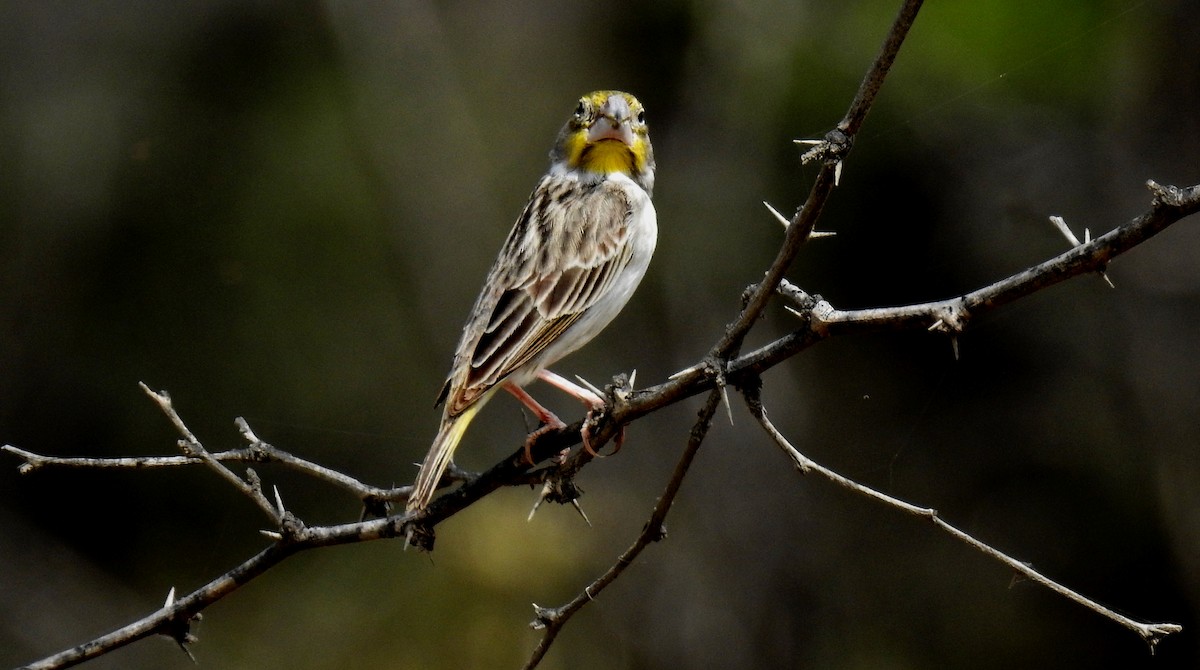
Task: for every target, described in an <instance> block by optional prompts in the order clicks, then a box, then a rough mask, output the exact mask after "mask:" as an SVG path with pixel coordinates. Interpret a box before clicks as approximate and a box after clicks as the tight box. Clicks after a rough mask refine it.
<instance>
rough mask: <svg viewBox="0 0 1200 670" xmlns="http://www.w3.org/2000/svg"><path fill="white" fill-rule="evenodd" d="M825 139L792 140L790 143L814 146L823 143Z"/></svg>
mask: <svg viewBox="0 0 1200 670" xmlns="http://www.w3.org/2000/svg"><path fill="white" fill-rule="evenodd" d="M824 142H825V140H792V143H794V144H799V145H802V146H806V147H815V146H819V145H821V144H823V143H824Z"/></svg>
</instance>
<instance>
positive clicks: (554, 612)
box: [525, 389, 722, 670]
mask: <svg viewBox="0 0 1200 670" xmlns="http://www.w3.org/2000/svg"><path fill="white" fill-rule="evenodd" d="M721 398H722V394H721V391H720V390H719V389H713V390H712V391H710V392H709V394H708V400H707V401H706V402H705V403H704V407H702V408H701V409H700V414H699V416H698V417H697V419H696V424H695V425H694V426H692V432H691V434H690V435H689V436H688V442H687V446H686V447H684V450H683V454H682V455H681V456H680V457H679V462H678V463H676V464H675V471H674V472H672V473H671V479H670V480H669V481H668V482H667V488H666V489H665V490H664V491H663V493H662V495H661V496H659V498H658V502H657V503H655V505H654V511H653V512H651V513H650V519H649V521H647V522H646V525H645V526H643V527H642V532H641V533H639V534H638V536H637V539H635V540H634V541H633V544H632V545H630V547H629V548H628V549H626V550H625V553H623V554H621V555H620V556H619V557H617V561H616V562H615V563H613V565H612V567H610V568H609V569H608V570H607V571H606V572H605V573H604V574H603V575H600V576H599V577H598V578H596V580H595V581H594V582H592V583H591V584H589V585H588V586H586V587H585V588H584V589H583V591H582V592H581V593H580V594H579V595H577V596H575V598H573V599H572V600H571V601H570V602H568V603H567V604H565V605H563V606H562V607H555V608H550V607H539V606H538V605H536V604H535V605H534V606H533V608H534V611H535V612H536V613H537V618H536V619H535V620H534V622H533V623H532V624H530V626H531V627H532V628H534V629H535V630H544V631H545V632H544V633H542V639H541V641H539V642H538V645H537V647H536V648H535V649H534V650H533V655H532V656H531V657H530V658H529V662H528V663H526V664H525V668H526V669H527V670H531V669H532V668H535V667H537V665H538V664H539V663H541V661H542V658H543V657H545V655H546V652H547V651H548V650H549V649H550V645H551V644H553V643H554V638H556V637H558V633H559V631H560V630H562V627H563V626H565V625H566V623H567V621H568V620H569V619H570V618H571V617H572V616H573V615H574V614H575V613H576V612H578V611H579V610H581V609H583V606H584V605H586V604H588V603H589V602H591V601H592V600H594V599H595V598H596V596H598V595H600V592H601V591H603V590H604V589H605V587H607V586H608V585H609V584H611V583H613V581H615V580H616V579H617V577H620V576H621V573H623V572H625V569H626V568H628V567H629V566H630V565H632V564H633V561H634V560H635V559H637V557H638V555H639V554H641V553H642V550H643V549H645V548H646V547H647V546H649V545H650V543H651V542H658V541H659V540H661V539H663V538H665V537H666V536H667V527H666V526H665V525H664V522H665V521H666V519H667V512H669V511H671V504H672V503H674V502H675V496H676V495H677V494H678V493H679V487H680V486H681V485H682V484H683V478H684V477H685V476H687V473H688V468H690V467H691V465H692V461H693V460H694V459H695V458H696V452H697V451H699V450H700V444H701V443H702V442H703V441H704V437H705V436H706V435H708V429H709V427H711V426H712V418H713V414H715V413H716V411H717V407H718V406H719V405H720V404H721Z"/></svg>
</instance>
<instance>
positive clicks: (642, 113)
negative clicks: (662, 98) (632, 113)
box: [637, 109, 646, 123]
mask: <svg viewBox="0 0 1200 670" xmlns="http://www.w3.org/2000/svg"><path fill="white" fill-rule="evenodd" d="M637 122H638V123H645V122H646V110H644V109H639V110H638V115H637Z"/></svg>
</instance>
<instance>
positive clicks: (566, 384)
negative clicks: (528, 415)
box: [538, 370, 625, 457]
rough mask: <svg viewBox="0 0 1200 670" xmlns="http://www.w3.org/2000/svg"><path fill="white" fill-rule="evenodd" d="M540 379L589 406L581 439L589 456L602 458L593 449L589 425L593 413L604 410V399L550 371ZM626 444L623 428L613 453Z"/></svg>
mask: <svg viewBox="0 0 1200 670" xmlns="http://www.w3.org/2000/svg"><path fill="white" fill-rule="evenodd" d="M538 379H541V380H542V381H544V382H546V383H547V384H549V385H551V386H553V387H554V388H556V389H558V390H560V391H563V392H564V393H567V394H568V395H571V396H574V397H575V398H576V399H577V400H579V401H580V402H582V403H583V404H584V405H585V406H587V408H588V413H587V419H585V420H584V422H583V429H582V430H580V431H579V437H581V438H582V439H583V448H584V449H585V450H587V452H588V453H589V454H591V455H592V456H595V457H600V454H598V453H596V450H595V449H592V431H591V428H589V427H588V424H589V423H590V420H591V418H592V413H594V412H599V411H600V410H602V409H604V407H605V402H604V399H603V398H601V397H600V396H598V395H596V394H595V393H593V392H591V391H589V390H588V389H585V388H583V387H582V386H579V385H578V384H576V383H575V382H572V381H570V380H568V379H566V378H565V377H563V376H561V375H557V374H555V373H553V372H551V371H549V370H542V371H540V372H538ZM624 442H625V427H624V426H622V427H621V432H620V434H618V435H617V438H616V440H615V445H616V449H615V450H614V451H613V453H614V454H615V453H617V452H618V451H620V450H621V445H622V444H623V443H624Z"/></svg>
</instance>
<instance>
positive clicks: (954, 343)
mask: <svg viewBox="0 0 1200 670" xmlns="http://www.w3.org/2000/svg"><path fill="white" fill-rule="evenodd" d="M950 348H951V349H953V350H954V360H956V361H957V360H958V336H957V335H951V336H950Z"/></svg>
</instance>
